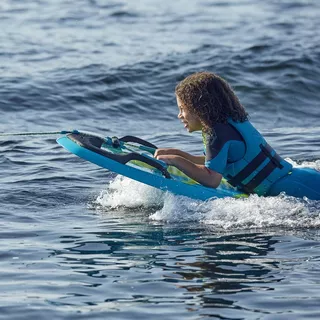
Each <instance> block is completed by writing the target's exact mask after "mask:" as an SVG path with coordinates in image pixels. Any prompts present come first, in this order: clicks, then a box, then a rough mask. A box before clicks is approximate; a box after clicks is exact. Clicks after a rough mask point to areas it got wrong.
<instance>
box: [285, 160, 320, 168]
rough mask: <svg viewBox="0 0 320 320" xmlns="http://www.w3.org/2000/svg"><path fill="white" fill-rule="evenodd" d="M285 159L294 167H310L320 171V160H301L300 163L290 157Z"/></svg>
mask: <svg viewBox="0 0 320 320" xmlns="http://www.w3.org/2000/svg"><path fill="white" fill-rule="evenodd" d="M285 160H286V161H288V162H289V163H291V164H292V165H293V167H294V168H312V169H316V170H318V171H320V160H315V161H303V162H301V163H297V162H295V161H294V160H292V159H290V158H286V159H285Z"/></svg>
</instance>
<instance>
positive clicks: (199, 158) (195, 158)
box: [178, 150, 205, 164]
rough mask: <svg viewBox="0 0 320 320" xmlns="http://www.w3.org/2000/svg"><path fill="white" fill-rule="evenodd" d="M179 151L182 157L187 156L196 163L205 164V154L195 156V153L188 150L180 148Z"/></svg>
mask: <svg viewBox="0 0 320 320" xmlns="http://www.w3.org/2000/svg"><path fill="white" fill-rule="evenodd" d="M178 151H180V152H179V153H178V155H179V156H181V157H183V158H185V159H187V160H189V161H191V162H193V163H195V164H204V161H205V157H204V156H194V155H192V154H190V153H187V152H184V151H182V150H178Z"/></svg>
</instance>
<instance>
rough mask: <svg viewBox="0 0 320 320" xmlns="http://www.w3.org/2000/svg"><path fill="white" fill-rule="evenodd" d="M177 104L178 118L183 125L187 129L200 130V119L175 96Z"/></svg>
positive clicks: (191, 130) (190, 130)
mask: <svg viewBox="0 0 320 320" xmlns="http://www.w3.org/2000/svg"><path fill="white" fill-rule="evenodd" d="M176 98H177V105H178V108H179V114H178V119H180V120H181V122H182V123H183V124H184V127H185V128H186V129H187V130H188V131H189V132H193V131H199V130H202V125H201V122H200V119H199V118H198V116H196V115H195V114H192V113H191V112H190V111H189V110H188V109H187V108H186V107H185V106H184V105H183V103H182V101H181V100H180V99H179V97H178V96H177V97H176Z"/></svg>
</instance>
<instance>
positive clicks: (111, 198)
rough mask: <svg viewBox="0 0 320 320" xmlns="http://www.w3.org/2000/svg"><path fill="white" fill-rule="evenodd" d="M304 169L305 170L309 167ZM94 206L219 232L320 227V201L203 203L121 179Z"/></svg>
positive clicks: (254, 198) (228, 200) (265, 199)
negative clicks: (142, 211) (141, 209)
mask: <svg viewBox="0 0 320 320" xmlns="http://www.w3.org/2000/svg"><path fill="white" fill-rule="evenodd" d="M303 165H304V166H306V163H304V164H303ZM319 165H320V163H319V162H316V163H315V162H313V163H311V166H309V167H313V168H317V167H318V166H319ZM301 166H302V164H301ZM95 203H96V204H97V205H98V206H102V207H107V208H111V209H116V208H119V207H127V208H138V207H144V208H149V209H150V208H151V207H153V209H152V210H147V211H148V212H149V214H150V216H149V219H150V220H151V221H161V222H165V223H183V222H186V223H187V222H191V221H193V222H196V223H200V224H204V225H208V226H210V227H211V228H214V229H217V230H218V229H219V230H221V229H224V230H226V229H252V228H273V227H282V228H290V229H291V228H318V227H320V201H310V200H308V199H297V198H294V197H288V196H286V195H284V194H283V195H279V196H277V197H258V196H257V195H251V196H250V197H248V198H243V199H234V198H224V199H211V200H207V201H201V200H194V199H190V198H188V197H183V196H176V195H173V194H170V193H168V192H163V191H160V190H158V189H155V188H153V187H150V186H147V185H145V184H142V183H139V182H137V181H134V180H131V179H129V178H126V177H122V176H117V177H116V178H115V180H113V181H111V182H110V183H109V184H108V186H107V189H106V190H104V191H102V192H101V194H100V195H99V196H98V198H97V199H96V201H95ZM159 208H161V209H159ZM157 209H158V210H157ZM154 210H157V211H156V212H154ZM151 212H154V213H151Z"/></svg>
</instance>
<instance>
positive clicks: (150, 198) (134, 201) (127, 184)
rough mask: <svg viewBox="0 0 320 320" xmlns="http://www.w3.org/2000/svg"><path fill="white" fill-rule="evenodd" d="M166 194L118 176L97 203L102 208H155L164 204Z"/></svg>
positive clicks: (102, 193) (101, 194)
mask: <svg viewBox="0 0 320 320" xmlns="http://www.w3.org/2000/svg"><path fill="white" fill-rule="evenodd" d="M163 198H164V192H163V191H161V190H158V189H156V188H153V187H150V186H147V185H145V184H143V183H140V182H137V181H135V180H132V179H129V178H127V177H123V176H120V175H119V176H117V177H116V178H115V179H114V180H113V181H111V182H110V183H109V184H108V186H107V189H106V190H103V191H101V193H100V195H99V196H98V198H97V199H96V201H95V203H96V204H98V205H100V206H102V207H109V208H113V209H114V208H118V207H128V208H137V207H153V206H161V205H162V204H163Z"/></svg>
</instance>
